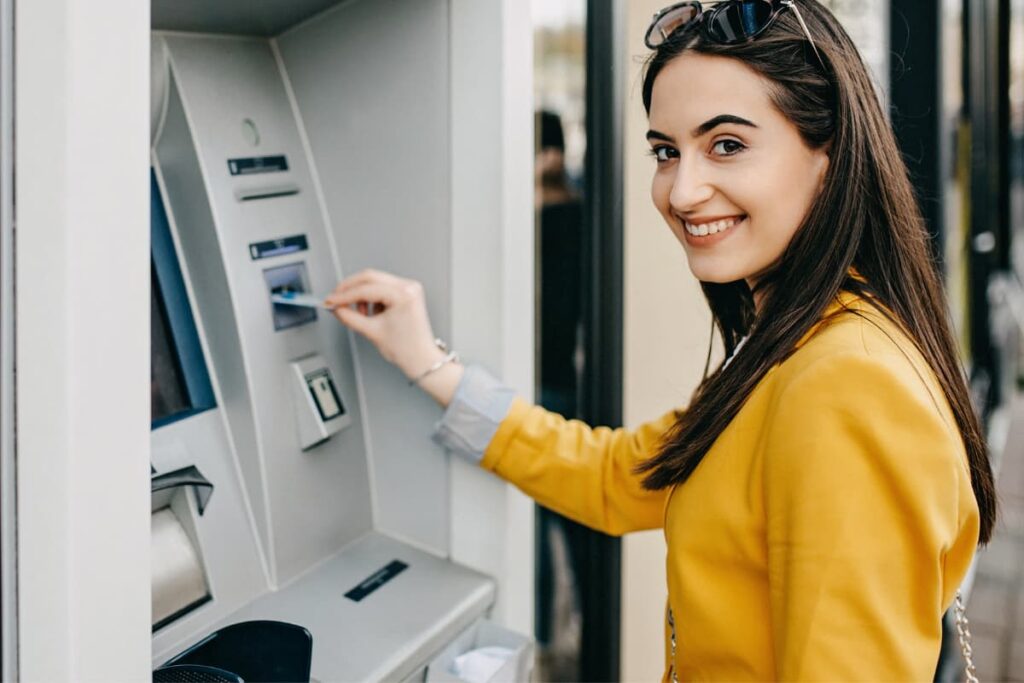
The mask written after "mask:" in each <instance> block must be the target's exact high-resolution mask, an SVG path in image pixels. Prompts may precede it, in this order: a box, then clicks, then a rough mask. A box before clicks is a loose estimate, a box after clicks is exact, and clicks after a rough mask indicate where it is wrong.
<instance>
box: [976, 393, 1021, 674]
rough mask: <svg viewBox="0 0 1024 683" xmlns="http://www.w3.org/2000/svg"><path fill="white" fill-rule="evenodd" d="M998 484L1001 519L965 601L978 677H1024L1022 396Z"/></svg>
mask: <svg viewBox="0 0 1024 683" xmlns="http://www.w3.org/2000/svg"><path fill="white" fill-rule="evenodd" d="M996 486H997V489H998V491H999V503H1000V510H999V512H1000V515H999V516H1000V519H999V522H998V525H997V527H996V534H995V537H994V539H993V541H992V543H990V544H989V545H988V547H987V548H986V549H984V550H983V551H981V555H980V557H979V561H978V575H977V578H976V580H975V584H974V589H973V590H972V591H971V596H970V601H969V603H968V605H967V616H968V618H969V619H970V622H971V632H972V633H973V636H974V646H973V648H974V663H975V665H976V666H977V669H978V678H979V679H980V680H982V681H1024V397H1018V398H1017V399H1016V403H1015V405H1014V406H1013V418H1012V423H1011V426H1010V434H1009V438H1008V439H1007V446H1006V453H1005V454H1004V455H1003V461H1002V465H1001V467H1000V470H999V474H998V478H997V480H996Z"/></svg>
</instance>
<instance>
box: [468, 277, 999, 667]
mask: <svg viewBox="0 0 1024 683" xmlns="http://www.w3.org/2000/svg"><path fill="white" fill-rule="evenodd" d="M839 307H846V308H850V309H855V310H857V311H860V313H861V314H862V315H864V316H866V317H867V319H866V320H865V319H864V318H862V317H859V316H858V315H855V314H853V313H846V312H844V313H842V314H841V315H840V316H838V317H837V318H836V319H834V320H833V321H831V322H829V323H819V324H818V326H817V329H814V330H812V331H811V332H810V333H808V334H807V335H806V336H805V337H804V339H803V340H802V341H801V343H800V344H799V345H798V348H797V350H796V351H795V352H794V353H793V355H792V356H791V357H790V358H788V359H787V360H786V361H785V362H783V363H781V364H780V365H778V366H776V367H775V368H773V369H772V370H771V371H770V372H769V373H768V374H767V375H766V377H765V378H764V379H763V380H762V381H761V383H760V384H759V385H758V386H757V387H756V389H755V390H754V391H753V392H752V393H751V395H750V397H749V399H748V400H747V402H746V403H745V405H744V406H743V408H742V410H741V411H740V412H739V413H738V414H737V416H736V418H735V419H734V420H733V421H732V423H731V424H730V425H729V427H728V428H727V429H726V430H725V431H724V432H723V433H722V435H721V436H720V437H719V438H718V440H717V441H716V442H715V444H714V446H713V447H712V448H711V450H710V451H709V452H708V454H707V455H706V457H705V458H704V460H703V461H702V462H701V464H700V465H699V466H698V468H697V469H696V470H695V472H694V473H693V475H692V476H691V477H690V479H689V480H688V481H687V482H685V483H684V484H682V485H680V486H676V487H673V488H672V489H670V490H664V491H647V490H645V489H644V488H643V487H642V486H641V483H640V478H639V477H638V476H637V475H635V474H633V468H634V467H635V466H636V464H637V463H639V462H641V461H642V460H644V459H646V458H647V457H649V456H650V455H651V454H653V453H654V452H655V449H656V447H657V444H658V441H659V438H660V437H661V436H662V434H663V433H664V432H665V431H666V430H667V429H668V427H669V426H670V425H671V424H672V422H673V421H674V413H675V411H672V412H669V413H667V414H665V415H663V416H662V417H660V418H658V419H657V420H655V421H653V422H649V423H647V424H644V425H642V426H640V427H639V428H637V429H635V430H626V429H616V430H611V429H608V428H603V427H599V428H596V429H591V428H590V427H588V426H586V425H585V424H583V423H582V422H579V421H566V420H564V419H562V418H561V417H559V416H558V415H555V414H553V413H550V412H547V411H545V410H543V409H542V408H539V407H536V406H531V405H529V404H528V403H526V402H525V401H523V400H521V399H515V400H514V401H513V402H512V405H511V408H510V409H509V412H508V414H507V415H506V417H505V418H504V420H502V421H501V423H500V425H499V427H498V431H497V432H496V433H495V435H494V437H493V439H492V440H491V442H490V444H489V445H488V446H487V448H486V450H485V452H484V456H483V461H482V463H481V465H482V466H483V467H485V468H487V469H489V470H491V471H493V472H495V473H497V474H498V475H500V476H501V477H503V478H504V479H507V480H508V481H510V482H512V483H513V484H515V485H516V486H518V487H519V488H520V489H522V490H523V491H525V492H526V493H527V494H528V495H530V496H531V497H533V498H534V499H536V500H537V502H539V503H540V504H542V505H544V506H545V507H548V508H551V509H553V510H556V511H557V512H559V513H561V514H563V515H565V516H567V517H570V518H572V519H574V520H577V521H579V522H581V523H583V524H586V525H587V526H590V527H592V528H594V529H599V530H601V531H603V532H605V533H609V534H615V535H618V534H623V533H625V532H627V531H633V530H639V529H654V528H664V530H665V540H666V542H667V544H668V557H667V570H668V594H669V607H670V609H671V612H672V614H674V617H675V630H676V635H677V638H676V647H675V651H676V654H675V657H674V661H672V659H673V658H672V657H671V655H670V652H671V650H672V647H671V645H670V644H669V642H667V641H668V638H669V632H668V628H666V673H665V679H664V680H669V679H670V677H671V667H673V666H674V667H675V671H676V672H677V675H678V678H679V680H727V681H739V680H773V679H774V680H815V681H825V680H829V681H833V680H852V679H859V680H872V681H882V680H903V681H909V680H916V681H925V680H929V681H930V680H932V678H933V675H934V673H935V666H936V663H937V661H938V656H939V645H940V641H941V617H942V614H943V612H944V611H945V609H946V608H947V607H948V606H949V605H950V604H951V602H952V600H953V596H954V594H955V593H956V590H957V588H958V586H959V585H960V582H961V580H962V579H963V577H964V574H965V573H966V571H967V568H968V565H969V564H970V562H971V559H972V557H973V555H974V551H975V547H976V546H977V541H978V524H979V520H978V509H977V505H976V503H975V499H974V494H973V492H972V489H971V482H970V475H969V472H968V469H967V464H966V454H965V451H964V447H963V442H962V440H961V438H960V435H959V432H958V431H957V429H956V424H955V422H954V420H953V415H952V413H951V411H950V409H949V406H948V404H947V402H946V400H945V398H944V396H943V394H942V391H941V388H940V387H939V384H938V382H937V381H936V379H935V377H934V375H933V373H932V372H931V370H930V369H929V368H928V366H927V365H926V363H925V362H924V360H923V358H922V357H921V356H920V354H919V353H917V351H916V350H915V349H914V346H913V344H912V343H910V341H909V340H908V338H907V337H906V335H904V334H903V333H902V332H901V331H900V330H899V329H898V327H896V326H894V325H892V324H891V323H890V322H888V321H887V320H886V319H885V318H884V317H883V316H882V315H881V314H880V313H879V312H878V311H876V310H875V309H874V308H873V307H872V306H871V305H869V304H868V303H866V302H865V301H863V300H860V299H857V298H856V297H854V296H853V295H850V294H846V293H844V294H842V295H840V300H839V301H837V302H836V303H835V304H834V305H833V306H832V308H831V309H830V311H829V312H832V311H835V310H837V309H838V308H839ZM741 353H742V351H741Z"/></svg>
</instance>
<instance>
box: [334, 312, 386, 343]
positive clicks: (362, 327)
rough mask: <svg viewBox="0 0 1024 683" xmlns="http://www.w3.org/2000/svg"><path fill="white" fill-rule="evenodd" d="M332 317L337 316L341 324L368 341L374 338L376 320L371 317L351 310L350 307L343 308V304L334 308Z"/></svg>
mask: <svg viewBox="0 0 1024 683" xmlns="http://www.w3.org/2000/svg"><path fill="white" fill-rule="evenodd" d="M334 317H335V318H337V319H338V321H339V322H340V323H341V324H342V325H344V326H345V327H348V328H351V329H352V330H354V331H355V332H358V333H359V334H361V335H362V336H364V337H366V338H367V339H369V340H370V341H375V340H376V334H375V332H376V329H375V322H376V321H375V320H373V318H369V317H367V316H366V315H363V314H362V313H359V312H358V311H353V310H352V309H351V308H345V307H344V306H342V307H341V308H335V309H334Z"/></svg>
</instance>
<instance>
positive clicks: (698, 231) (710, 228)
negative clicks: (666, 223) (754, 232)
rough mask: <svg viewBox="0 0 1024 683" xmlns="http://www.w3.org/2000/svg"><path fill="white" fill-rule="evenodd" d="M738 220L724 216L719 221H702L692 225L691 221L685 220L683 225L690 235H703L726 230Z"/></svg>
mask: <svg viewBox="0 0 1024 683" xmlns="http://www.w3.org/2000/svg"><path fill="white" fill-rule="evenodd" d="M738 222H739V219H737V218H725V219H723V220H720V221H713V222H711V223H702V224H700V225H694V224H693V223H686V222H684V223H683V225H684V226H686V232H688V233H690V234H691V235H696V236H698V237H703V236H705V235H714V234H715V233H718V232H722V231H723V230H728V229H729V228H731V227H732V226H734V225H736V223H738Z"/></svg>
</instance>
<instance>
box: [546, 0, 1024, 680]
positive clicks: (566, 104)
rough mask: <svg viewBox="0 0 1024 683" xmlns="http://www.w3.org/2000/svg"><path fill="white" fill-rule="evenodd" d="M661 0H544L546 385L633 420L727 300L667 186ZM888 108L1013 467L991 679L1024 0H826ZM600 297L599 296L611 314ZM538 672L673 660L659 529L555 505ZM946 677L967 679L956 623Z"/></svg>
mask: <svg viewBox="0 0 1024 683" xmlns="http://www.w3.org/2000/svg"><path fill="white" fill-rule="evenodd" d="M663 4H664V0H631V1H630V2H613V1H612V0H533V1H532V5H533V20H534V55H535V60H534V73H535V101H536V107H537V119H536V153H537V156H536V159H537V167H536V185H537V193H536V196H537V206H536V210H537V216H538V221H537V236H536V237H537V239H536V243H537V245H538V247H537V269H536V272H537V277H538V283H537V289H538V306H537V321H538V325H537V329H538V339H537V348H538V364H537V368H538V376H537V392H536V395H537V396H538V397H539V399H540V401H541V402H542V403H543V404H544V405H546V406H547V407H548V408H550V409H553V410H558V411H560V412H562V413H563V414H566V415H567V416H570V417H579V418H582V419H584V420H586V421H588V422H590V423H597V424H608V425H613V426H614V425H619V424H624V425H627V426H632V425H635V424H638V423H640V422H642V421H644V420H645V419H649V418H650V417H651V416H653V415H658V414H660V413H661V412H662V411H663V410H664V408H665V406H669V405H676V404H679V403H680V402H682V401H683V400H685V397H687V396H688V395H689V392H690V391H691V389H692V388H693V386H695V384H696V383H697V381H698V380H699V377H700V373H701V371H702V369H703V364H704V358H705V355H706V351H707V344H708V339H709V330H710V318H709V316H708V312H707V310H706V306H705V304H704V301H703V297H702V296H701V293H700V290H699V288H698V286H697V284H696V282H695V281H694V280H693V278H692V276H690V274H689V272H688V271H687V270H686V264H685V258H684V255H683V253H682V251H681V250H680V249H679V247H678V245H677V244H675V242H674V240H673V238H672V237H671V235H670V234H669V233H668V230H666V229H665V228H664V226H663V224H662V221H661V218H660V217H659V216H658V215H657V213H656V211H655V210H654V208H653V206H652V205H651V202H650V198H649V194H648V193H649V183H650V178H651V173H652V172H653V166H652V165H651V161H650V160H649V159H648V158H647V157H646V156H645V151H646V147H645V145H644V142H643V135H644V132H645V131H646V125H645V123H646V121H645V118H644V113H643V108H642V106H641V102H640V94H639V87H640V82H641V76H640V74H641V71H642V66H643V59H644V57H645V55H646V54H647V51H646V49H645V48H644V46H643V43H642V36H643V33H644V31H645V29H646V28H647V25H648V23H649V21H650V18H651V16H652V15H653V14H654V12H656V11H657V10H658V9H660V8H661V7H662V5H663ZM825 4H826V5H828V6H829V7H830V8H831V9H832V11H833V12H834V13H835V14H836V15H837V16H838V17H839V18H840V20H841V21H842V22H843V24H844V26H845V27H846V29H847V31H848V32H849V33H850V35H851V37H852V38H853V39H854V41H855V42H856V43H857V45H858V47H859V49H860V50H861V53H862V55H863V57H864V59H865V62H866V63H867V64H868V66H869V68H870V70H871V72H872V75H873V77H874V79H875V83H876V85H877V89H878V93H879V96H880V97H881V98H882V101H883V102H884V104H885V106H886V107H887V109H888V111H889V113H890V118H891V121H892V125H893V128H894V130H895V132H896V136H897V139H898V140H899V143H900V145H901V147H902V150H903V153H904V158H905V160H906V163H907V165H908V167H909V169H910V172H911V175H912V178H913V180H914V183H915V186H916V188H917V192H918V197H919V199H920V201H921V206H922V209H923V212H924V215H925V218H926V220H927V224H928V228H929V231H930V233H931V237H932V246H933V252H934V257H935V261H936V263H937V264H938V265H939V267H940V268H941V270H942V273H943V275H944V280H945V284H946V290H947V294H948V297H947V298H948V305H949V308H950V311H951V313H952V317H953V320H954V322H955V325H956V330H957V334H958V336H959V339H960V343H961V348H962V349H963V361H964V366H965V368H966V369H967V372H968V373H969V377H970V382H971V387H972V392H973V395H974V399H975V403H976V406H977V409H978V411H979V412H980V413H981V415H982V416H983V417H984V420H985V425H986V430H987V432H988V438H989V444H990V447H991V450H992V453H993V458H994V460H995V463H996V468H997V471H998V487H999V493H1000V496H1001V499H1002V521H1001V522H1000V524H999V528H998V532H997V535H996V538H995V541H994V542H993V543H992V544H991V545H990V546H989V547H988V548H987V549H986V550H985V551H984V552H983V553H981V554H980V555H979V560H978V562H977V563H976V566H975V571H974V572H973V574H972V575H971V577H970V579H969V581H968V585H967V586H965V589H966V590H967V594H968V596H969V597H968V601H969V608H968V611H969V617H970V619H971V624H972V628H973V631H974V640H975V645H974V655H975V656H974V660H975V663H976V665H977V667H978V672H979V675H980V678H981V679H982V680H1000V681H1002V680H1022V681H1024V590H1022V588H1024V402H1022V401H1021V400H1020V399H1018V392H1019V387H1020V386H1021V362H1020V344H1019V337H1020V333H1021V329H1022V324H1024V289H1022V287H1021V278H1020V274H1021V273H1024V144H1022V141H1024V0H827V1H826V2H825ZM597 312H600V313H601V315H597ZM539 512H540V514H539V515H538V534H537V557H538V565H537V587H538V590H537V605H536V607H537V612H536V615H537V623H536V635H537V638H538V642H539V644H540V647H539V660H538V665H539V666H538V673H539V680H548V681H573V680H579V681H605V680H624V681H640V680H657V679H658V678H659V677H660V675H661V673H662V665H663V661H664V660H663V656H664V654H663V652H662V633H661V623H662V617H663V614H662V610H663V609H664V604H665V603H664V601H665V589H664V586H665V580H664V569H663V565H664V554H665V548H664V541H663V539H662V536H661V534H660V532H651V533H646V534H635V535H631V536H628V537H626V538H624V539H621V540H620V539H614V538H609V537H606V536H601V535H599V534H596V533H594V532H591V531H589V530H587V529H584V528H582V527H579V526H578V525H575V524H573V523H571V522H568V521H566V520H564V519H561V518H559V517H558V516H557V515H555V514H554V513H550V512H547V511H543V510H541V511H539ZM944 650H945V653H944V657H943V659H942V661H941V662H938V663H937V669H936V680H959V679H961V678H962V675H963V674H962V664H961V659H960V653H959V649H958V648H957V647H956V646H955V643H954V642H952V640H951V641H950V642H948V643H947V647H945V648H944Z"/></svg>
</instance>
